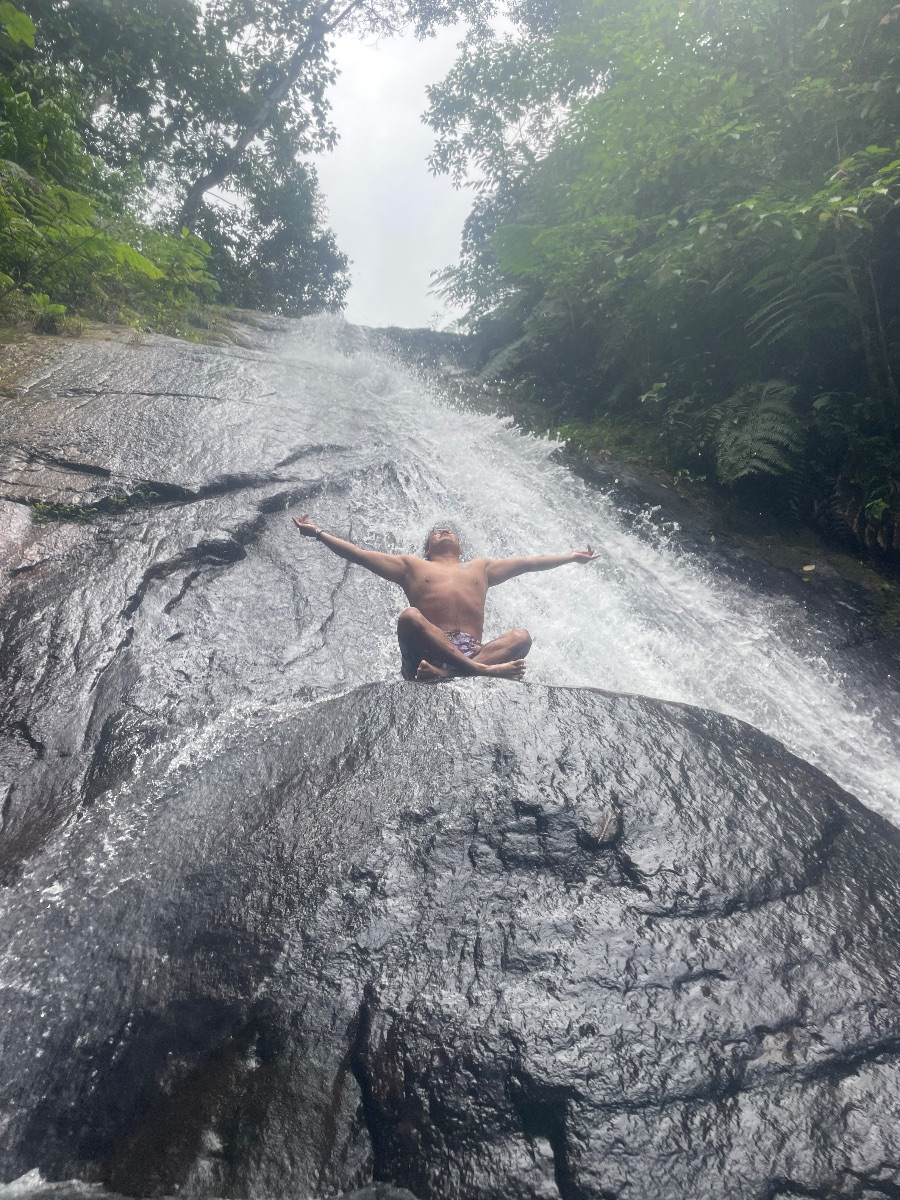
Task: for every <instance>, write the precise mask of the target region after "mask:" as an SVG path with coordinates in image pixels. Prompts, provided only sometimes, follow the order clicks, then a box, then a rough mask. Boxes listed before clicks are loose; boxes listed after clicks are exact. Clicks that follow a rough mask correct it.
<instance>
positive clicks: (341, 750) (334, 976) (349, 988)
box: [0, 683, 900, 1200]
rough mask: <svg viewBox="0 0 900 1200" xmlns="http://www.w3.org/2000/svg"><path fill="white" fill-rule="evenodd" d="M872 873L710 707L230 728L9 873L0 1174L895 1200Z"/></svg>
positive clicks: (354, 710)
mask: <svg viewBox="0 0 900 1200" xmlns="http://www.w3.org/2000/svg"><path fill="white" fill-rule="evenodd" d="M898 878H900V845H898V835H897V833H896V832H895V831H894V830H893V829H892V828H891V827H888V826H887V825H885V824H884V823H883V822H882V821H881V820H880V819H879V818H877V817H875V816H874V815H873V814H870V813H868V812H867V811H866V810H864V809H862V808H861V807H860V806H859V805H857V804H856V803H855V802H854V801H853V800H852V799H850V798H849V797H848V796H847V795H846V794H845V793H843V792H841V791H840V790H839V789H838V788H836V787H835V786H834V785H833V784H831V783H830V782H829V781H828V780H826V779H825V778H824V777H823V776H821V775H820V774H818V773H817V772H815V771H813V770H811V769H810V768H809V767H807V766H806V765H805V764H803V763H801V762H799V761H798V760H797V759H794V758H792V757H791V756H790V755H788V754H787V753H786V752H785V751H784V750H783V749H782V748H781V747H779V746H778V744H777V743H775V742H773V741H772V740H771V739H769V738H766V737H764V736H763V735H761V734H758V733H756V732H755V731H753V730H751V729H749V728H748V727H747V726H744V725H742V724H741V723H740V722H737V721H733V720H730V719H728V718H724V717H720V716H717V715H715V714H710V713H704V712H702V711H700V710H696V709H691V708H687V707H682V706H678V705H668V704H663V703H660V702H653V701H648V700H644V699H640V698H636V697H621V696H612V695H608V694H604V693H599V692H591V691H588V690H583V689H581V690H579V689H553V688H540V687H526V688H522V689H518V688H516V689H514V688H512V687H511V686H504V685H503V684H489V685H487V686H485V685H479V684H477V683H462V684H454V685H451V686H449V687H445V688H435V689H429V690H424V689H416V688H412V687H410V686H408V685H404V684H392V685H387V684H373V685H370V686H368V687H365V688H361V689H358V690H356V691H354V692H351V693H349V694H347V695H344V696H340V697H335V698H333V699H331V700H326V701H324V702H322V703H319V704H313V705H309V706H307V707H305V708H302V707H299V706H290V705H289V706H286V707H285V708H284V709H283V710H282V711H280V712H273V711H272V710H270V709H259V710H253V711H245V712H242V713H241V714H240V715H235V716H232V717H230V718H229V719H227V720H225V721H223V722H222V723H220V724H219V725H218V726H217V727H216V729H215V730H208V731H206V732H205V733H204V734H203V735H201V737H200V738H198V739H194V740H192V741H191V743H190V744H188V745H185V746H184V747H182V748H180V750H179V751H178V752H177V753H175V754H173V752H172V748H171V747H168V748H167V749H166V750H165V751H163V750H162V749H158V750H157V751H156V752H154V751H150V752H149V753H148V755H147V756H146V758H145V760H144V764H143V771H142V773H139V774H138V777H137V778H136V779H135V780H134V781H133V782H132V783H131V784H130V785H129V786H128V787H126V788H125V789H123V790H121V791H120V792H119V793H117V795H116V796H115V798H114V799H113V798H112V797H108V798H106V799H104V800H99V801H98V802H97V803H96V804H95V805H94V806H92V808H91V809H90V810H88V811H87V812H86V813H85V814H84V816H83V817H82V819H81V820H80V821H79V822H78V823H77V825H76V827H75V828H74V829H73V830H72V831H71V833H70V834H69V835H68V837H67V838H65V840H64V841H60V842H59V844H58V845H57V846H55V847H54V848H53V850H52V851H51V852H45V853H44V854H43V855H42V856H41V857H40V859H39V860H37V861H36V862H35V863H34V865H33V866H32V868H31V870H30V873H29V887H28V890H27V892H26V890H25V889H24V887H23V888H22V889H21V892H20V897H19V899H20V902H19V904H17V905H16V906H15V909H14V910H13V909H11V910H10V919H9V921H8V923H7V925H6V928H5V930H4V941H5V943H6V945H7V947H8V950H7V954H8V955H9V956H10V957H8V958H7V964H8V967H9V964H10V963H11V962H15V964H16V968H15V969H16V987H15V988H14V989H12V990H9V989H8V990H7V992H6V996H5V1002H6V1005H7V1011H10V1007H11V1009H12V1011H13V1012H14V1015H15V1021H14V1023H7V1026H6V1028H5V1030H4V1042H5V1045H4V1047H3V1061H4V1088H3V1099H4V1107H5V1110H6V1117H5V1120H6V1126H5V1133H4V1144H3V1149H2V1152H0V1154H2V1157H0V1162H2V1164H3V1170H4V1173H5V1175H6V1178H8V1179H9V1178H14V1177H16V1176H17V1175H19V1174H21V1173H22V1172H23V1171H25V1170H26V1169H29V1168H32V1167H34V1166H36V1165H37V1166H39V1167H40V1169H41V1171H42V1174H43V1175H44V1177H45V1178H51V1179H52V1178H71V1177H79V1178H85V1179H93V1180H99V1181H102V1182H103V1183H104V1184H106V1185H107V1186H108V1187H109V1188H110V1189H111V1190H113V1191H116V1192H121V1193H124V1194H128V1195H149V1194H162V1195H165V1194H172V1193H174V1192H175V1191H178V1190H181V1191H184V1190H187V1191H188V1192H190V1193H201V1194H207V1195H214V1196H215V1195H235V1196H237V1195H245V1194H254V1195H259V1194H267V1195H281V1194H285V1193H286V1192H287V1191H288V1190H290V1191H291V1192H292V1193H293V1194H300V1195H310V1196H327V1195H331V1194H333V1193H334V1192H335V1191H338V1190H340V1189H347V1190H350V1189H352V1188H353V1187H354V1186H355V1185H358V1184H361V1183H364V1182H365V1180H366V1178H372V1176H374V1178H375V1179H376V1180H379V1181H383V1182H389V1183H392V1184H394V1185H397V1186H403V1187H407V1188H409V1189H410V1190H411V1191H412V1192H413V1194H414V1195H415V1196H417V1197H419V1198H420V1200H438V1198H443V1197H453V1198H455V1197H460V1198H463V1197H485V1198H486V1200H487V1198H489V1197H490V1198H491V1200H497V1198H501V1197H502V1198H505V1197H509V1198H510V1200H513V1198H520V1197H546V1196H549V1197H555V1196H557V1195H558V1196H561V1197H563V1198H564V1200H565V1198H568V1197H581V1196H592V1197H593V1196H602V1197H621V1198H622V1200H626V1198H631V1197H644V1196H652V1197H661V1198H662V1197H666V1198H668V1197H673V1198H674V1197H685V1198H686V1197H710V1198H713V1197H721V1196H725V1195H727V1196H741V1197H744V1196H746V1197H757V1196H772V1195H775V1194H777V1193H776V1191H775V1190H774V1189H776V1188H780V1189H781V1190H782V1192H783V1193H784V1194H805V1195H812V1196H823V1197H825V1196H847V1197H850V1196H858V1195H862V1194H863V1192H862V1188H863V1184H865V1186H866V1187H868V1188H869V1189H870V1190H872V1189H875V1191H876V1193H877V1194H884V1195H891V1194H892V1189H894V1188H896V1186H898V1182H897V1181H898V1180H900V1175H898V1174H897V1173H896V1170H897V1168H895V1167H894V1166H893V1165H892V1163H893V1162H894V1157H895V1149H894V1147H895V1145H896V1128H897V1124H898V1121H900V1086H898V1084H900V1072H898V1053H900V1003H898V999H897V984H898V979H897V976H898V968H897V961H898V948H900V915H898V914H900V894H898V893H900V884H898ZM115 931H119V936H118V937H117V936H116V935H115ZM101 934H102V936H99V935H101ZM29 1098H30V1102H28V1101H29ZM35 1098H38V1099H37V1100H36V1101H35ZM879 1188H881V1189H882V1190H881V1192H879V1191H878V1189H879Z"/></svg>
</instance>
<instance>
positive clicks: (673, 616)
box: [284, 318, 900, 824]
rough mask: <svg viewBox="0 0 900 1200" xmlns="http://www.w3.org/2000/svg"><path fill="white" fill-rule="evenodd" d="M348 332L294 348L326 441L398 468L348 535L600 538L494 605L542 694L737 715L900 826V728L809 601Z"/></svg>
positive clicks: (531, 543)
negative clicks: (638, 700)
mask: <svg viewBox="0 0 900 1200" xmlns="http://www.w3.org/2000/svg"><path fill="white" fill-rule="evenodd" d="M341 328H342V326H341V323H340V322H339V321H338V320H336V319H334V318H319V319H315V320H311V321H309V322H307V323H306V325H305V329H304V332H305V336H304V337H302V338H300V339H296V340H293V341H292V342H291V343H290V344H289V345H288V346H287V347H285V348H284V355H285V358H286V360H287V361H288V362H289V363H290V364H291V368H292V371H293V372H295V374H294V379H295V380H297V379H302V378H303V374H305V372H306V371H311V372H313V373H314V374H315V376H316V379H315V392H316V393H317V395H318V396H319V397H321V396H322V395H327V397H328V402H327V404H326V405H325V407H324V411H323V408H322V406H321V399H318V401H317V402H316V401H314V402H313V403H314V407H313V410H312V411H311V413H310V420H311V424H312V425H313V426H314V427H315V434H314V436H315V437H317V438H318V437H321V438H322V439H323V440H328V441H338V442H342V443H344V444H347V443H352V444H353V445H355V446H360V445H365V444H368V445H369V446H370V447H371V448H372V449H373V450H377V451H380V453H381V462H382V464H384V462H387V463H388V464H389V472H388V473H389V474H390V475H391V476H392V478H391V479H390V480H389V481H388V480H386V479H385V474H386V471H385V467H384V465H382V467H381V468H380V478H375V477H374V476H373V477H372V478H371V479H370V480H369V482H368V484H367V485H365V486H362V487H360V489H359V491H358V493H357V494H355V495H353V496H351V497H349V498H348V500H347V502H348V503H349V515H350V520H351V528H350V530H349V531H348V530H341V529H336V530H335V532H337V533H343V534H346V533H347V532H350V533H351V534H352V536H353V537H354V539H355V540H357V541H360V542H362V543H364V544H367V545H369V546H372V547H377V548H382V549H389V550H395V551H407V552H408V551H409V550H410V549H418V547H419V546H420V544H421V539H422V534H423V530H424V529H425V528H427V527H428V526H429V525H430V524H432V523H433V522H434V520H435V519H439V518H441V519H445V518H447V517H449V516H452V517H453V518H454V519H455V522H456V524H457V526H458V527H459V528H460V529H461V531H462V536H463V540H464V549H465V550H466V552H467V554H468V555H469V556H474V555H481V554H488V555H494V556H503V555H507V554H540V553H555V552H559V551H564V550H569V549H574V548H581V547H583V546H584V545H585V544H586V543H588V542H590V543H591V544H592V545H593V546H594V547H595V548H596V549H597V550H598V551H599V560H598V561H597V562H596V563H594V564H592V565H591V566H589V567H578V566H571V567H566V568H562V569H560V570H557V571H552V572H548V573H546V574H539V575H532V576H526V577H523V578H520V579H517V580H515V581H512V582H511V583H508V584H506V585H504V586H503V587H502V588H498V589H496V590H493V591H492V592H491V593H490V595H489V608H488V619H487V623H486V635H487V636H495V635H496V634H497V633H500V632H502V631H503V630H504V629H506V628H509V627H511V626H515V625H526V626H527V627H528V628H529V629H530V631H531V633H532V635H533V637H534V649H533V650H532V653H531V656H530V657H529V674H528V678H529V680H531V681H533V682H536V683H543V684H559V685H568V686H577V687H599V688H606V689H609V690H611V691H616V692H635V693H640V694H642V695H646V696H653V697H658V698H661V699H665V700H677V701H683V702H685V703H689V704H696V705H700V706H702V707H705V708H711V709H715V710H716V711H718V712H723V713H728V714H730V715H733V716H736V717H740V718H741V719H742V720H745V721H748V722H749V723H750V724H752V725H755V726H756V727H757V728H759V729H761V730H763V731H764V732H766V733H769V734H771V735H773V736H774V737H776V738H778V739H779V740H780V741H782V742H783V743H784V744H785V745H786V746H787V747H788V748H789V749H790V750H792V751H793V752H794V753H795V754H797V755H798V756H800V757H801V758H803V759H805V760H806V761H808V762H810V763H812V764H814V765H815V766H818V767H820V768H821V769H822V770H824V771H825V772H826V773H827V774H829V775H830V776H832V778H834V779H835V780H837V781H838V782H839V783H840V784H842V786H844V787H846V788H847V789H848V790H849V791H851V792H852V793H854V794H855V795H856V796H858V797H859V798H860V799H861V800H863V801H864V802H865V803H867V804H868V805H870V806H871V807H872V808H875V809H877V810H878V811H880V812H882V813H884V814H885V815H886V816H888V817H889V818H891V819H892V820H893V821H894V822H895V823H898V824H900V756H898V752H897V746H898V744H900V738H898V736H897V735H898V733H900V728H898V719H897V715H896V713H895V712H890V711H885V712H882V711H880V709H879V706H878V703H877V700H876V699H874V698H873V696H872V695H871V694H870V693H868V692H866V691H862V690H857V685H855V684H854V683H853V682H852V681H851V680H850V679H849V678H846V677H844V676H842V675H841V674H840V673H839V672H837V671H834V670H832V668H831V667H830V666H829V648H828V647H827V646H823V645H821V644H818V643H815V642H813V644H810V642H811V641H813V639H812V636H811V634H810V632H809V629H808V625H807V624H806V623H805V618H804V615H803V613H802V611H801V610H800V608H799V606H798V605H797V604H796V603H795V602H794V601H792V600H790V599H787V598H785V599H778V598H774V599H773V598H763V597H760V596H759V595H757V594H755V593H754V592H752V591H751V590H750V589H749V588H747V587H744V586H742V585H740V584H738V583H736V582H734V581H732V580H730V579H727V578H725V577H724V576H722V575H720V574H717V573H716V571H715V567H714V565H713V564H711V563H709V562H705V561H702V560H701V559H700V558H699V557H698V556H695V555H691V554H687V553H685V552H684V551H683V550H679V549H678V548H677V547H676V546H675V545H674V544H673V543H672V542H671V540H670V539H668V538H667V537H666V535H665V533H663V532H656V533H655V534H654V535H653V536H650V537H647V536H639V535H638V534H637V533H635V532H634V531H633V530H632V529H631V528H629V527H628V526H627V525H626V523H625V522H624V521H623V519H622V515H621V514H620V513H619V512H617V510H616V507H615V505H614V503H613V502H612V501H611V500H610V499H609V498H607V497H605V496H603V495H602V494H600V493H598V492H597V491H595V490H593V489H591V488H590V487H588V486H587V485H586V484H584V483H583V482H582V481H581V480H579V479H577V478H575V477H574V476H573V475H572V474H571V472H569V471H568V470H566V469H565V468H564V467H563V466H561V465H558V464H557V463H555V462H554V461H553V460H552V458H551V455H552V452H553V450H554V449H555V447H554V445H553V444H552V443H551V442H548V441H547V440H545V439H542V438H539V437H533V436H529V435H524V434H522V433H521V432H519V431H517V430H516V429H514V428H513V427H512V426H511V423H510V422H508V421H504V420H502V419H499V418H497V417H492V416H488V415H484V414H480V413H475V412H463V411H459V410H458V409H455V408H450V407H448V406H447V405H445V404H443V403H442V402H441V401H440V400H439V399H438V398H437V397H436V396H434V395H433V394H431V393H430V392H429V390H428V389H427V388H426V387H425V386H423V384H422V383H421V382H420V381H419V380H417V379H416V378H415V377H414V375H413V374H412V373H411V372H409V371H407V370H405V369H403V368H401V367H397V366H395V365H392V364H390V363H389V362H387V361H386V360H385V359H384V358H383V357H380V356H379V355H378V354H377V353H375V352H372V351H365V350H364V351H360V352H357V353H355V354H353V355H350V356H347V355H344V354H342V353H341V352H340V351H339V350H338V349H337V344H338V339H339V335H340V332H341ZM298 369H299V371H300V372H301V374H300V375H299V376H298V375H297V374H296V372H297V371H298ZM294 386H299V384H295V385H294ZM311 390H312V389H311ZM377 474H379V472H376V475H377ZM354 594H355V595H357V596H359V595H360V594H361V593H360V591H359V590H358V589H356V588H354ZM397 595H398V602H397V608H398V609H399V607H400V606H402V603H403V600H402V597H401V596H400V595H399V593H398V594H397ZM372 619H373V621H375V622H377V623H378V625H379V626H380V628H378V629H377V630H375V629H373V637H374V638H375V639H376V644H377V646H378V650H379V652H378V653H377V654H376V655H374V656H373V657H372V659H371V660H370V661H369V662H368V663H367V664H366V671H367V677H375V678H377V677H378V676H379V674H381V676H382V677H385V676H391V674H392V673H395V672H396V663H397V654H396V645H395V642H394V638H393V631H392V630H391V629H384V628H383V625H384V614H383V612H379V613H377V614H376V613H374V612H373V613H372Z"/></svg>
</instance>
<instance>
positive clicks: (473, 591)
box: [408, 563, 487, 600]
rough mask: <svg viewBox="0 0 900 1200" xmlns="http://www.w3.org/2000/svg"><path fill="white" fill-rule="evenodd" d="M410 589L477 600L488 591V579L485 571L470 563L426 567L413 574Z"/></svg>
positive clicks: (433, 594) (429, 593) (411, 590)
mask: <svg viewBox="0 0 900 1200" xmlns="http://www.w3.org/2000/svg"><path fill="white" fill-rule="evenodd" d="M408 590H409V591H410V592H416V593H419V594H422V595H431V596H459V597H460V598H463V597H466V598H470V599H472V600H477V599H483V598H484V596H485V595H486V593H487V579H486V578H485V573H484V571H482V570H478V569H477V568H475V567H473V566H472V565H471V564H469V563H460V564H459V565H458V566H453V567H425V568H424V569H420V570H418V571H415V572H414V573H413V574H412V577H411V578H410V580H409V586H408Z"/></svg>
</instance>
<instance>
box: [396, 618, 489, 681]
mask: <svg viewBox="0 0 900 1200" xmlns="http://www.w3.org/2000/svg"><path fill="white" fill-rule="evenodd" d="M444 634H445V635H446V637H447V638H448V639H449V641H451V642H452V643H453V645H454V646H455V647H456V648H457V650H459V651H460V653H461V654H464V655H465V656H466V658H474V657H475V655H476V654H477V653H478V651H479V650H480V649H481V645H482V643H481V642H479V640H478V638H477V637H476V636H475V634H474V633H466V631H465V630H464V629H445V630H444ZM400 654H401V656H402V660H403V664H402V667H401V672H402V675H403V678H404V679H415V677H416V671H418V669H419V663H420V662H421V661H422V658H421V655H420V656H419V657H418V658H415V655H414V654H413V653H412V652H411V647H409V646H407V645H406V644H405V642H404V641H403V638H402V637H401V639H400ZM414 658H415V662H414V661H413V659H414ZM434 665H435V666H438V667H442V668H443V669H444V670H445V671H449V669H450V664H449V663H446V662H442V663H435V664H434Z"/></svg>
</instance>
